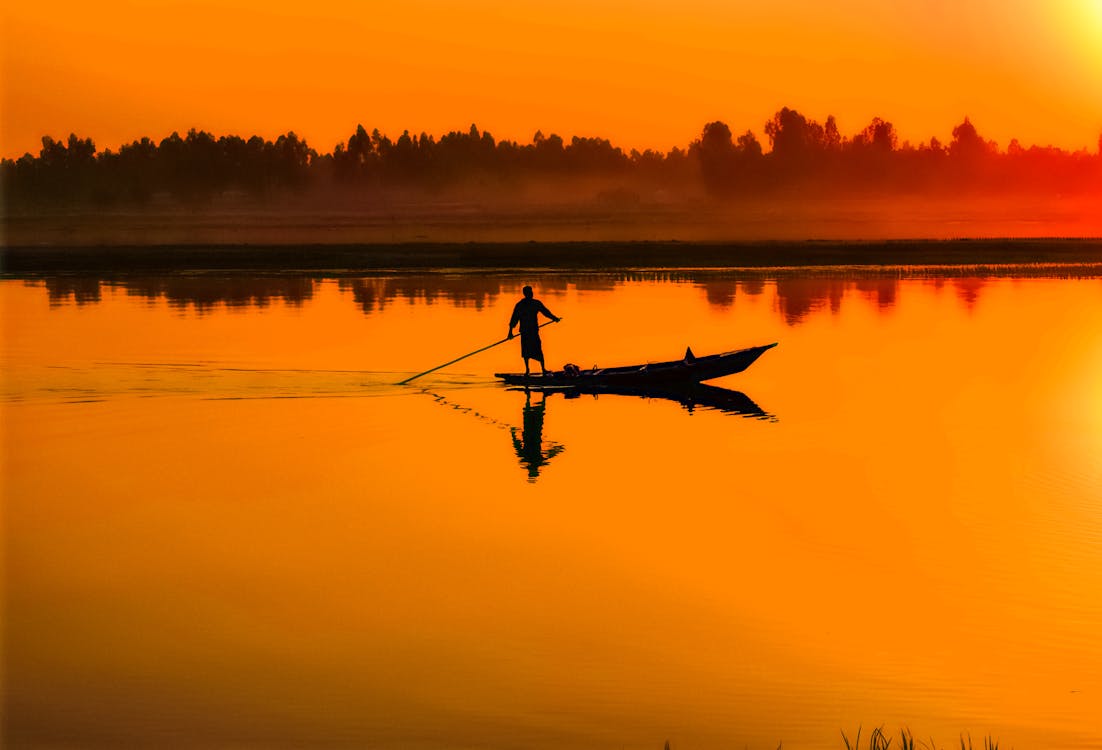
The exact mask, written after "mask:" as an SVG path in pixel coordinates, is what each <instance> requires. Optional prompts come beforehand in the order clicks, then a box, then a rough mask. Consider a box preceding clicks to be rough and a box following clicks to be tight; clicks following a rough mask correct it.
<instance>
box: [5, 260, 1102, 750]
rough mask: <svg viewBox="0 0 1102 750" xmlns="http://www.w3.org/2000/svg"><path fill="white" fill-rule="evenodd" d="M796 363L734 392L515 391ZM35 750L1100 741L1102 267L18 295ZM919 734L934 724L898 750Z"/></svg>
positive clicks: (11, 679) (21, 641)
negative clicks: (536, 332) (541, 355)
mask: <svg viewBox="0 0 1102 750" xmlns="http://www.w3.org/2000/svg"><path fill="white" fill-rule="evenodd" d="M526 283H530V284H532V285H533V286H534V287H535V290H536V296H537V297H539V298H541V299H542V300H543V301H544V302H545V303H546V304H547V306H548V307H549V308H550V309H551V310H552V311H554V312H555V313H556V314H557V315H560V316H562V317H563V321H562V323H560V324H556V325H552V326H549V327H547V328H545V329H544V331H543V339H544V348H545V351H546V353H547V356H548V365H549V366H552V367H561V366H562V365H563V364H564V363H565V362H568V361H569V362H573V363H576V364H579V365H581V366H582V367H589V366H591V365H594V364H596V365H599V366H612V365H618V364H630V363H634V362H646V361H648V360H650V361H660V360H666V359H679V358H681V356H682V355H683V354H684V351H685V348H686V346H691V347H692V349H693V351H694V352H695V353H696V354H697V355H703V354H710V353H715V352H719V351H726V350H730V349H736V348H741V347H745V346H752V345H757V344H766V343H772V342H778V346H777V347H776V348H775V349H771V350H769V351H768V352H766V353H765V354H764V355H763V356H762V358H761V359H759V360H758V361H757V362H756V363H755V364H754V365H753V366H752V367H751V368H750V369H748V370H747V371H746V372H744V373H741V374H739V375H735V376H731V377H728V378H724V379H721V380H718V381H714V382H713V385H715V386H718V387H719V388H722V389H724V390H722V391H717V392H716V394H717V395H716V398H715V399H714V400H712V401H708V400H707V399H705V400H702V401H701V402H699V403H694V402H684V401H678V400H671V399H665V398H658V397H653V398H643V397H636V396H619V395H610V394H602V395H598V396H592V395H583V396H578V397H574V398H570V397H568V396H567V395H565V394H563V393H551V394H540V393H526V392H524V391H522V390H511V389H507V388H504V387H502V386H500V385H498V384H497V383H496V382H495V380H494V378H493V373H495V372H500V371H516V370H517V369H522V367H523V365H522V363H521V361H520V358H519V343H518V341H512V342H509V343H508V344H506V345H502V346H498V347H496V348H494V349H491V350H489V351H487V352H484V353H482V354H479V355H477V356H475V357H472V358H470V359H466V360H463V361H462V362H459V363H457V364H455V365H453V366H451V367H448V368H445V369H443V370H440V371H438V372H435V373H432V374H430V375H427V376H425V377H423V378H421V379H418V380H415V381H413V383H411V384H410V385H407V386H396V385H394V383H395V382H397V381H399V380H401V379H403V378H405V377H408V376H410V375H412V374H414V373H417V372H420V371H422V370H426V369H428V368H430V367H433V366H435V365H437V364H440V363H442V362H444V361H447V360H449V359H452V358H454V357H457V356H459V355H461V354H463V353H464V352H467V351H471V350H474V349H477V348H478V347H480V346H484V345H487V344H490V343H492V342H494V341H496V340H498V339H501V338H503V337H504V336H505V333H506V326H507V322H508V318H509V314H510V311H511V309H512V305H513V304H514V302H515V301H516V300H517V299H518V298H519V297H520V289H521V287H522V286H523V285H524V284H526ZM0 304H2V314H3V324H4V332H3V341H4V343H3V363H2V364H3V485H2V489H3V508H2V513H3V515H2V523H3V546H4V555H5V557H4V600H3V612H2V619H3V623H4V625H3V629H4V630H3V657H4V707H3V717H4V718H3V722H4V724H3V733H4V737H3V739H4V744H5V746H7V747H12V748H16V747H26V748H44V747H51V748H53V747H68V746H81V747H96V746H127V747H264V748H270V747H318V746H331V747H357V748H359V747H375V748H482V749H485V750H499V749H500V750H504V749H506V748H568V747H569V748H639V749H642V748H653V749H654V750H659V749H660V748H662V747H663V744H664V743H665V742H666V741H669V743H670V747H671V748H673V750H688V749H690V748H743V747H748V748H763V749H765V750H772V748H775V747H777V746H778V744H779V743H782V742H783V744H784V747H788V748H833V749H835V750H838V749H840V748H842V747H844V745H843V741H842V737H841V735H840V731H844V732H846V734H847V735H848V736H849V738H850V740H851V741H852V739H853V738H854V735H855V734H856V732H857V730H858V727H859V726H863V728H864V729H863V732H864V734H863V735H862V743H865V739H864V737H867V736H868V732H869V731H870V729H871V728H873V727H876V726H881V725H882V726H884V728H885V731H887V732H889V733H890V734H891V735H893V736H896V737H897V736H898V732H899V730H900V729H902V728H909V729H910V730H911V731H912V732H913V733H914V736H915V738H916V740H918V741H919V742H926V743H927V745H929V744H930V743H931V742H932V743H934V744H936V746H937V747H939V748H941V747H945V748H951V747H956V746H957V744H958V743H959V742H960V740H959V737H960V735H961V734H962V733H963V734H965V737H966V739H967V736H968V734H971V736H972V740H973V742H974V743H975V744H976V746H982V744H983V738H985V737H990V738H992V739H995V740H997V741H998V742H999V745H1000V747H1016V748H1031V747H1037V748H1041V747H1043V748H1049V749H1053V748H1087V747H1099V746H1102V723H1100V722H1099V719H1098V717H1099V716H1102V637H1100V635H1102V269H1096V272H1095V273H1089V272H1087V273H1084V272H1082V270H1081V269H1080V271H1078V272H1076V273H1061V272H1060V271H1059V269H1056V270H1053V269H1049V270H1048V271H1046V272H1045V273H1042V274H1037V273H1034V272H1033V271H1032V270H1031V269H1028V268H1014V267H1003V268H998V269H987V270H979V271H977V272H976V274H975V275H972V276H968V275H963V276H962V275H954V274H951V273H949V272H947V271H945V270H944V269H937V268H932V269H909V270H908V269H897V270H896V271H894V272H891V271H889V272H871V271H867V270H862V269H849V270H846V271H842V270H835V271H830V272H828V271H818V272H812V271H796V270H785V269H774V270H768V269H766V270H759V271H755V272H743V273H738V272H720V271H710V272H703V271H701V272H693V271H637V272H624V273H570V272H560V273H551V272H533V273H531V274H527V275H525V274H517V273H509V274H497V273H492V272H487V273H448V272H444V271H441V272H438V273H406V274H397V273H395V274H390V275H386V274H382V275H370V276H344V275H339V274H333V275H328V276H310V275H305V274H229V273H227V274H210V273H207V274H204V273H192V274H178V275H175V276H120V277H115V278H92V277H86V276H57V277H45V278H35V279H11V278H9V279H5V280H3V281H0ZM895 742H896V743H898V739H896V740H895Z"/></svg>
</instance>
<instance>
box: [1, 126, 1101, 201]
mask: <svg viewBox="0 0 1102 750" xmlns="http://www.w3.org/2000/svg"><path fill="white" fill-rule="evenodd" d="M763 132H764V135H765V138H766V140H767V143H768V149H766V148H765V146H764V145H763V143H762V141H761V140H759V138H758V136H757V135H755V133H754V132H753V131H751V130H746V131H745V132H743V133H741V134H740V135H737V136H736V135H735V134H734V133H733V132H732V130H731V129H730V127H729V126H728V125H727V124H726V123H723V122H720V121H716V122H711V123H708V124H707V125H705V126H704V127H703V129H702V131H701V134H700V137H699V138H697V139H696V140H694V141H693V142H692V143H691V144H689V145H688V147H687V148H684V149H682V148H673V149H671V150H670V151H668V152H662V151H654V150H650V149H648V150H646V151H642V152H640V151H637V150H634V149H633V150H630V151H624V150H623V149H621V148H620V147H618V146H615V145H613V144H612V143H611V142H610V141H609V140H607V139H604V138H582V137H577V136H575V137H573V138H571V139H570V141H569V142H568V141H566V140H564V139H563V138H562V137H560V136H558V135H555V134H552V135H548V136H545V135H544V134H543V133H541V132H537V133H536V134H535V136H534V137H533V138H532V140H531V142H529V143H518V142H516V141H509V140H496V139H494V137H493V136H492V135H491V134H490V133H488V132H485V131H482V132H480V131H479V129H478V128H477V127H476V126H474V125H472V126H471V127H470V129H469V130H467V131H454V132H450V133H447V134H445V135H443V136H441V137H439V138H435V137H433V136H432V135H428V134H425V133H421V134H419V135H411V134H410V133H409V132H408V131H407V132H404V133H403V134H402V135H401V136H399V137H398V138H397V139H394V140H392V139H391V138H390V137H388V136H387V135H384V134H382V133H380V132H379V130H377V129H375V130H372V131H371V132H368V130H367V129H366V128H364V127H363V126H362V125H361V126H359V127H357V128H356V131H355V132H354V133H353V134H352V135H351V136H350V137H349V138H348V140H347V141H346V142H342V143H338V144H337V145H336V147H335V148H334V149H333V150H332V151H331V152H330V153H319V152H317V151H316V150H314V149H313V148H311V147H310V146H309V145H308V144H307V143H306V141H305V140H303V139H301V138H299V137H298V136H297V135H295V133H293V132H289V133H287V134H285V135H281V136H279V137H278V138H276V139H275V140H274V141H273V140H265V139H263V138H260V137H259V136H253V137H251V138H249V139H247V140H246V139H244V138H242V137H240V136H234V135H230V136H221V137H215V136H214V135H212V134H210V133H208V132H205V131H201V130H190V131H188V133H187V134H186V135H185V136H181V135H179V133H173V134H172V135H170V136H168V137H167V138H164V139H162V140H161V141H160V142H159V143H158V142H155V141H153V140H151V139H149V138H142V139H141V140H138V141H134V142H133V143H129V144H126V145H123V146H122V147H120V148H119V149H118V150H117V151H116V150H111V149H106V150H102V151H98V150H97V149H96V146H95V144H94V142H93V141H92V139H90V138H81V137H78V136H76V135H70V136H69V138H68V140H67V141H58V140H54V139H53V138H51V137H49V136H46V137H43V139H42V149H41V150H40V151H39V153H38V155H37V156H36V155H33V154H30V153H27V154H25V155H24V156H22V157H21V158H19V159H4V160H2V162H0V179H2V184H3V191H4V200H5V202H6V203H7V204H8V206H10V207H24V206H31V207H33V206H50V205H82V204H86V205H113V204H138V205H141V204H145V203H148V202H149V201H151V200H153V199H155V198H157V197H164V198H169V199H173V200H177V201H180V202H184V203H188V202H203V201H209V200H211V199H213V198H217V197H219V196H225V195H226V194H228V193H238V194H241V195H245V196H254V197H257V198H260V197H264V196H271V195H274V194H282V193H287V192H304V191H309V190H311V189H317V188H326V189H330V190H332V189H336V190H343V191H348V192H354V191H355V190H357V189H361V190H364V189H367V190H387V189H391V188H397V187H400V188H420V189H426V190H443V189H447V188H448V187H450V186H455V185H463V184H470V183H473V184H478V185H482V186H496V187H501V188H505V189H509V188H511V187H515V186H517V185H521V184H527V183H533V182H536V183H538V182H540V181H548V180H552V179H557V180H570V179H591V178H602V179H605V180H609V181H615V182H616V184H620V185H622V186H624V187H629V188H630V187H632V186H636V187H639V188H644V189H660V188H662V187H667V186H668V187H673V188H683V187H685V186H687V185H692V184H696V185H701V186H703V187H704V188H705V189H706V190H707V191H708V192H709V193H710V194H712V195H715V196H718V197H723V196H740V195H741V196H746V195H784V194H799V195H816V194H820V195H824V196H837V195H839V194H847V193H857V194H869V193H884V192H888V193H891V194H906V193H949V194H953V193H959V192H968V191H981V192H987V193H1006V192H1049V193H1052V192H1057V193H1081V192H1093V191H1098V190H1102V156H1100V154H1099V153H1098V152H1094V153H1090V152H1088V151H1087V150H1085V149H1083V150H1080V151H1074V152H1070V151H1065V150H1062V149H1058V148H1054V147H1039V146H1030V147H1025V146H1022V145H1021V144H1019V143H1018V141H1017V140H1014V141H1011V142H1010V144H1009V145H1008V146H1007V147H1006V148H1005V149H1000V148H999V147H998V145H997V144H996V143H994V142H993V141H990V140H987V139H986V138H984V137H983V136H982V135H981V134H980V133H979V132H978V131H977V129H976V127H975V126H974V125H973V124H972V123H971V121H970V120H969V119H968V118H965V119H964V121H963V122H961V123H960V124H959V125H957V126H956V127H955V128H953V130H952V140H951V141H949V142H948V143H944V144H943V143H941V142H940V141H939V140H938V139H937V138H931V139H930V140H929V141H926V142H923V143H919V144H917V145H915V144H911V143H909V142H900V139H899V137H898V135H897V133H896V130H895V127H894V126H893V125H892V123H890V122H887V121H886V120H883V119H881V118H879V117H878V118H874V119H873V120H872V122H870V123H869V125H868V126H867V127H865V128H864V129H863V130H861V131H860V132H858V133H856V134H854V135H852V136H850V137H845V136H843V135H842V134H841V133H840V132H839V130H838V127H837V124H836V122H835V119H834V118H833V117H828V118H827V119H826V121H825V122H823V123H819V122H817V121H815V120H813V119H810V118H808V117H805V116H804V115H802V114H800V113H799V112H797V111H796V110H794V109H789V108H787V107H785V108H783V109H781V110H780V111H778V112H777V113H776V114H775V115H774V116H773V117H772V118H771V119H770V120H769V121H768V122H766V123H765V125H764V128H763ZM1099 148H1100V150H1102V138H1100V140H1099Z"/></svg>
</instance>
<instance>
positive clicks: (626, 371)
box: [495, 343, 776, 388]
mask: <svg viewBox="0 0 1102 750" xmlns="http://www.w3.org/2000/svg"><path fill="white" fill-rule="evenodd" d="M774 346H776V344H775V343H774V344H766V345H765V346H751V347H749V348H748V349H739V350H737V351H733V352H724V353H722V354H710V355H708V356H706V357H697V356H694V355H693V353H692V350H691V349H686V350H685V357H684V358H683V359H678V360H674V361H671V362H654V363H650V364H645V365H628V366H626V367H594V368H592V369H589V370H579V371H577V372H574V373H568V372H566V371H563V370H556V371H553V372H548V373H547V374H546V375H525V374H523V373H507V372H506V373H502V372H499V373H496V374H495V377H498V378H501V379H502V380H504V381H505V382H506V383H507V384H509V385H528V386H538V387H541V388H544V387H548V386H550V387H559V388H563V387H567V388H583V387H593V386H602V387H615V386H620V387H628V386H647V387H651V386H660V385H674V384H676V385H688V384H690V383H699V382H701V381H702V380H711V379H712V378H721V377H723V376H724V375H734V374H735V373H736V372H742V371H743V370H745V369H746V368H747V367H749V366H750V365H752V364H754V361H755V360H757V358H758V357H760V356H761V355H762V354H763V353H764V352H765V351H766V350H767V349H772V348H773V347H774Z"/></svg>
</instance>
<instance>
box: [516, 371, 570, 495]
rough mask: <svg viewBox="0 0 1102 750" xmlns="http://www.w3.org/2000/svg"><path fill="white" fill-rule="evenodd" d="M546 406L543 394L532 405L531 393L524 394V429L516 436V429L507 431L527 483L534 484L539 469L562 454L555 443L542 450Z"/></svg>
mask: <svg viewBox="0 0 1102 750" xmlns="http://www.w3.org/2000/svg"><path fill="white" fill-rule="evenodd" d="M546 405H547V399H546V397H545V396H544V394H542V393H541V394H540V397H539V401H538V402H537V403H535V404H533V403H532V392H531V391H527V390H526V391H525V392H524V412H523V418H524V422H523V424H524V427H523V429H522V430H520V437H518V436H517V428H516V427H512V428H510V429H509V432H510V434H512V436H513V450H514V451H516V454H517V458H518V459H520V465H521V466H522V467H524V468H525V469H526V470H527V471H528V481H529V482H534V481H536V479H537V478H538V477H539V475H540V469H541V468H543V467H544V466H546V465H547V464H548V463H549V462H550V461H551V459H552V458H554V457H555V456H557V455H559V454H560V453H562V452H563V450H564V447H563V446H562V445H559V444H557V443H548V446H547V448H544V443H543V415H544V409H545V408H546Z"/></svg>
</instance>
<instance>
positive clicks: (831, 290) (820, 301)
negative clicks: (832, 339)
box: [777, 277, 846, 326]
mask: <svg viewBox="0 0 1102 750" xmlns="http://www.w3.org/2000/svg"><path fill="white" fill-rule="evenodd" d="M845 290H846V282H845V281H843V280H839V279H816V278H803V279H796V278H789V277H782V278H779V279H777V306H778V308H779V311H780V313H781V314H782V315H784V319H785V322H786V323H788V325H790V326H792V325H796V324H797V323H800V322H802V321H803V319H804V318H806V317H807V315H808V314H809V313H811V312H812V311H815V310H819V309H821V308H822V307H823V306H824V305H826V304H829V305H830V310H831V312H835V313H836V312H838V310H839V309H840V307H841V305H842V297H843V296H844V294H845Z"/></svg>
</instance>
